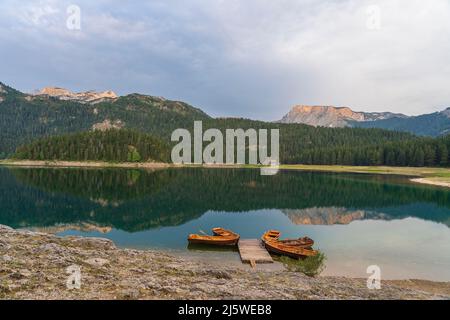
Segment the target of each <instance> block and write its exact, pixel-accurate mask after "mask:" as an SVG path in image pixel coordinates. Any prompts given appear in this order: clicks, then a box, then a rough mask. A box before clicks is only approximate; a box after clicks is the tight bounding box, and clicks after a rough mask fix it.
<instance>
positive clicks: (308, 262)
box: [278, 251, 326, 277]
mask: <svg viewBox="0 0 450 320" xmlns="http://www.w3.org/2000/svg"><path fill="white" fill-rule="evenodd" d="M278 260H279V261H280V262H281V263H283V264H284V265H285V266H286V268H287V269H288V270H289V271H292V272H301V273H304V274H306V275H307V276H309V277H315V276H318V275H319V274H320V273H322V271H323V270H324V269H325V260H326V256H325V254H324V253H322V252H320V251H319V252H318V253H317V255H315V256H312V257H306V258H304V259H292V258H289V257H284V256H283V257H280V258H278Z"/></svg>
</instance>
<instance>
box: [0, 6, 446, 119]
mask: <svg viewBox="0 0 450 320" xmlns="http://www.w3.org/2000/svg"><path fill="white" fill-rule="evenodd" d="M69 4H71V3H70V2H68V1H63V2H61V1H54V0H47V1H40V2H34V1H21V4H20V5H17V4H16V2H15V1H14V2H13V1H9V0H5V1H4V2H2V3H1V4H0V61H6V60H5V59H8V64H5V65H0V68H2V71H3V76H5V77H7V78H6V79H1V80H3V81H5V82H8V80H9V79H10V82H12V84H16V85H17V86H18V88H19V89H32V88H31V87H32V86H37V87H40V86H44V85H61V86H75V88H72V89H80V90H82V89H91V88H92V89H97V88H101V89H104V88H109V87H110V88H111V89H114V90H116V91H118V92H122V93H125V92H131V91H142V92H146V93H151V94H155V95H166V96H168V97H169V98H178V99H184V100H187V101H188V102H191V103H194V104H196V105H198V106H200V107H201V108H203V109H205V110H207V111H209V112H210V113H212V114H214V115H232V116H237V115H243V116H248V117H253V118H259V119H276V118H279V117H281V115H282V114H283V113H285V112H286V111H287V110H288V109H289V108H290V106H291V105H292V104H296V103H301V104H333V105H348V106H351V107H353V108H354V109H358V110H364V111H374V110H390V111H395V112H404V113H408V114H418V113H426V112H432V111H435V110H436V109H439V108H443V107H444V106H449V105H450V90H448V83H449V82H450V54H449V52H450V41H449V39H450V37H449V36H450V2H448V1H447V0H434V1H420V0H370V1H369V0H358V1H357V0H343V1H338V0H335V1H331V0H328V1H317V0H279V1H269V0H246V1H238V0H226V1H224V0H216V1H214V0H193V1H189V2H186V1H181V0H169V1H162V0H160V1H151V2H148V1H140V2H138V1H133V2H132V3H126V4H125V3H123V2H119V1H112V0H102V1H95V2H91V1H87V0H78V1H75V3H74V4H77V5H79V6H80V8H81V10H82V30H81V31H78V32H72V31H71V30H67V28H65V19H66V10H65V8H66V6H67V5H69ZM370 5H376V6H378V7H379V8H380V14H381V21H380V29H379V30H371V29H369V28H367V19H368V16H367V8H368V6H370ZM23 60H26V61H25V62H24V61H23ZM0 63H1V62H0ZM42 64H45V65H46V68H43V67H42ZM69 66H70V72H68V68H69ZM44 70H46V74H45V75H42V73H41V72H43V71H44ZM68 75H70V76H68ZM43 81H49V82H52V83H43Z"/></svg>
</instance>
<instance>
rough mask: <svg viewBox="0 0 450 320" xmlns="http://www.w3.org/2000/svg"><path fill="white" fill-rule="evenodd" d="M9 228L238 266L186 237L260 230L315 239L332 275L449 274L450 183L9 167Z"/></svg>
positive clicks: (2, 189) (0, 175) (2, 187)
mask: <svg viewBox="0 0 450 320" xmlns="http://www.w3.org/2000/svg"><path fill="white" fill-rule="evenodd" d="M0 224H5V225H9V226H11V227H14V228H27V229H33V230H39V231H44V232H52V233H56V234H58V235H83V236H95V237H105V238H109V239H111V240H113V241H114V242H115V243H116V244H117V245H118V246H120V247H129V248H160V249H161V248H162V249H169V250H173V251H174V252H178V253H180V254H185V255H189V256H195V255H201V256H203V257H207V258H208V259H209V258H210V259H213V260H214V259H216V260H218V261H222V262H223V261H225V263H227V261H228V259H229V261H231V262H238V261H239V257H238V253H237V252H233V251H231V252H230V251H223V252H222V251H210V252H204V251H202V250H199V249H198V248H188V246H187V241H186V237H187V235H188V234H189V233H198V232H199V230H204V231H208V232H209V231H210V229H211V228H213V227H216V226H221V227H225V228H230V229H233V230H235V231H236V232H238V233H240V234H241V237H242V238H259V237H260V236H261V235H262V233H263V232H264V231H266V230H268V229H278V230H280V231H281V232H282V236H284V237H299V236H309V237H311V238H313V239H314V240H315V241H316V246H315V247H316V248H318V249H320V250H322V251H323V252H325V254H326V256H327V268H326V270H325V272H324V274H329V275H346V276H361V277H365V276H366V268H367V267H368V266H369V265H373V264H375V265H378V266H380V268H381V272H382V277H383V278H385V279H404V278H419V279H430V280H442V281H450V191H448V190H447V189H443V188H437V187H429V186H420V185H415V184H412V183H410V182H409V181H408V179H407V178H404V177H394V176H380V175H377V176H375V175H363V174H333V173H311V172H299V171H282V172H280V173H279V174H277V175H276V176H261V175H260V174H259V170H253V169H199V168H192V169H187V168H185V169H165V170H157V171H146V170H126V169H37V168H34V169H25V168H11V169H7V168H0Z"/></svg>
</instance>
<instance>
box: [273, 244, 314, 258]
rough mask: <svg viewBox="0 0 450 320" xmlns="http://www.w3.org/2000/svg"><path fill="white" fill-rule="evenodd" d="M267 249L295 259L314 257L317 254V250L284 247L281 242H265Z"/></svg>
mask: <svg viewBox="0 0 450 320" xmlns="http://www.w3.org/2000/svg"><path fill="white" fill-rule="evenodd" d="M264 246H265V247H266V249H267V250H268V251H269V252H271V253H274V254H277V255H282V256H288V257H291V258H294V259H301V258H306V257H312V256H315V255H316V254H317V251H315V250H312V249H307V248H295V247H282V246H280V244H277V243H274V242H271V241H268V242H265V243H264Z"/></svg>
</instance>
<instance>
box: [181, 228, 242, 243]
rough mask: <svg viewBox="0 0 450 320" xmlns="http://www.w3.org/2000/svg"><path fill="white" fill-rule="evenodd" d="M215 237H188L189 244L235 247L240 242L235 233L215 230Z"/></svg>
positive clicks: (191, 235)
mask: <svg viewBox="0 0 450 320" xmlns="http://www.w3.org/2000/svg"><path fill="white" fill-rule="evenodd" d="M213 234H214V235H213V236H209V235H199V234H190V235H189V237H188V242H189V244H203V245H214V246H235V245H237V243H238V241H239V237H240V236H239V235H238V234H237V233H234V232H233V231H230V230H226V229H222V228H214V229H213Z"/></svg>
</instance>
